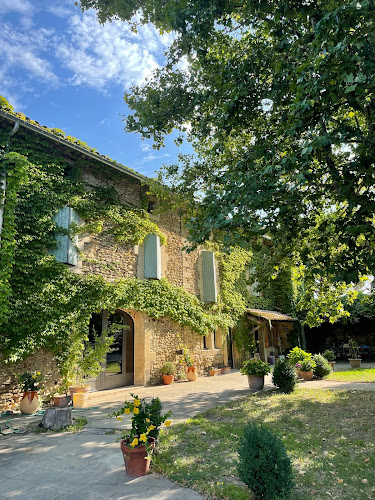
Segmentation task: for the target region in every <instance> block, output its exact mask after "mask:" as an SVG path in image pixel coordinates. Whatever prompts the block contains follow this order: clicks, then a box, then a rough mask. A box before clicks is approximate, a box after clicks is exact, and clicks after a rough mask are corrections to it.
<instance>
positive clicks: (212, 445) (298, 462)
mask: <svg viewBox="0 0 375 500" xmlns="http://www.w3.org/2000/svg"><path fill="white" fill-rule="evenodd" d="M374 407H375V393H372V392H366V393H364V392H361V391H331V390H323V389H317V390H313V389H297V390H296V391H295V392H294V393H292V394H290V395H285V394H279V393H277V392H276V391H274V392H265V393H262V394H259V395H258V394H256V395H249V396H247V397H245V398H241V399H239V400H237V401H235V402H231V403H229V404H227V405H226V406H223V407H219V408H214V409H211V410H209V411H207V412H205V413H203V414H199V415H197V417H195V418H193V419H191V420H189V421H187V422H184V423H181V424H176V425H174V426H172V427H171V428H169V429H168V430H166V431H163V432H162V433H161V435H160V444H159V446H158V451H157V454H156V455H155V457H154V458H153V462H152V463H153V468H154V470H157V471H158V472H161V473H163V474H165V475H167V476H168V477H169V478H170V479H172V480H173V481H175V482H177V483H180V484H182V485H184V486H187V487H190V488H193V489H195V490H198V491H199V492H200V493H202V494H203V495H205V496H206V498H217V499H225V498H230V499H231V500H245V499H249V498H252V497H251V494H250V496H249V490H248V488H247V487H246V486H245V485H244V484H243V483H242V482H241V481H240V479H239V478H238V476H237V470H236V464H237V448H238V442H239V440H240V439H241V436H242V432H243V428H244V426H245V425H246V423H247V422H249V421H258V422H264V423H265V424H267V425H268V426H269V427H270V428H271V429H272V430H273V431H274V432H276V434H278V435H279V436H280V437H281V439H282V440H283V442H284V444H285V446H286V449H287V451H288V453H289V456H290V457H291V459H292V463H293V468H294V472H295V483H296V487H295V491H294V493H293V495H292V498H293V499H295V500H309V499H311V500H312V499H313V498H314V499H318V500H319V499H321V500H323V499H324V500H326V499H327V498H337V499H340V500H353V498H355V499H356V500H361V499H363V500H365V499H366V500H368V499H370V498H375V487H374V486H375V435H374V432H373V421H374V410H373V408H374Z"/></svg>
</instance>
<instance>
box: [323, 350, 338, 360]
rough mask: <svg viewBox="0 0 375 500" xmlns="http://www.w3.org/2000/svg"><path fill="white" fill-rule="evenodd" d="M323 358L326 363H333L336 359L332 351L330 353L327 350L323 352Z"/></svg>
mask: <svg viewBox="0 0 375 500" xmlns="http://www.w3.org/2000/svg"><path fill="white" fill-rule="evenodd" d="M323 356H324V357H325V358H326V360H327V361H335V359H336V355H335V353H334V352H333V351H330V350H329V349H327V350H326V351H324V352H323Z"/></svg>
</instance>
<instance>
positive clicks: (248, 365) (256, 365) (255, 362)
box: [240, 358, 271, 377]
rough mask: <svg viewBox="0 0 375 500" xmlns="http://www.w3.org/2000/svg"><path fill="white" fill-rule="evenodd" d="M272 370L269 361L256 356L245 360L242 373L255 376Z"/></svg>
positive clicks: (241, 369)
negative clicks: (265, 361)
mask: <svg viewBox="0 0 375 500" xmlns="http://www.w3.org/2000/svg"><path fill="white" fill-rule="evenodd" d="M270 371H271V368H270V367H269V366H268V364H267V363H264V361H262V360H260V359H255V358H252V359H248V360H247V361H244V362H243V364H242V367H241V368H240V372H241V373H242V375H253V376H255V377H262V376H264V375H267V374H268V373H270Z"/></svg>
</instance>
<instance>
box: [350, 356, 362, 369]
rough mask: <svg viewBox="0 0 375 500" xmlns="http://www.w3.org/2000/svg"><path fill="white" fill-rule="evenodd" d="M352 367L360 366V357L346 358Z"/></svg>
mask: <svg viewBox="0 0 375 500" xmlns="http://www.w3.org/2000/svg"><path fill="white" fill-rule="evenodd" d="M348 359H349V363H350V366H351V367H352V368H361V361H362V359H361V358H348Z"/></svg>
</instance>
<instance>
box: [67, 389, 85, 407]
mask: <svg viewBox="0 0 375 500" xmlns="http://www.w3.org/2000/svg"><path fill="white" fill-rule="evenodd" d="M89 391H90V386H89V385H72V386H70V387H69V392H70V396H71V398H72V401H73V406H74V407H75V408H83V407H84V406H85V404H86V401H87V398H88V395H89Z"/></svg>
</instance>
